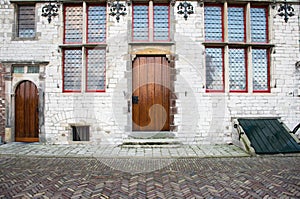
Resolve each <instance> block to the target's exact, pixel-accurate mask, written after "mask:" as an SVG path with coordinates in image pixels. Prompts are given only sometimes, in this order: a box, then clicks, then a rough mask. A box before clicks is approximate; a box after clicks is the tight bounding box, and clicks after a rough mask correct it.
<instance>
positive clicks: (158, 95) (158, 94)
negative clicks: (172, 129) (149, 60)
mask: <svg viewBox="0 0 300 199" xmlns="http://www.w3.org/2000/svg"><path fill="white" fill-rule="evenodd" d="M154 92H155V97H154V98H155V104H159V105H162V65H161V57H155V91H154ZM162 117H163V113H162V112H161V111H156V113H155V126H156V128H158V126H159V125H160V123H161V122H160V120H162ZM161 128H162V127H160V129H158V130H161Z"/></svg>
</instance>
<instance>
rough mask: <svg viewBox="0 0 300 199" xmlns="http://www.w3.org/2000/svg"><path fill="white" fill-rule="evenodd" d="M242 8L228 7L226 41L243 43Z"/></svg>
mask: <svg viewBox="0 0 300 199" xmlns="http://www.w3.org/2000/svg"><path fill="white" fill-rule="evenodd" d="M244 17H245V16H244V8H243V7H228V40H229V41H231V42H243V41H245V19H244Z"/></svg>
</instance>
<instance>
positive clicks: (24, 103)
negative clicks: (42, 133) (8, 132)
mask: <svg viewBox="0 0 300 199" xmlns="http://www.w3.org/2000/svg"><path fill="white" fill-rule="evenodd" d="M38 102H39V99H38V90H37V88H36V86H35V85H34V84H33V83H32V82H30V81H23V82H21V83H20V84H19V85H18V87H17V89H16V94H15V141H17V142H38V141H39V118H38V116H39V114H38Z"/></svg>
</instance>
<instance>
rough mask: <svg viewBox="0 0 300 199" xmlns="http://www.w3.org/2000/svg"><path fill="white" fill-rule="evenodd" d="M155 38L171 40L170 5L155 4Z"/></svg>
mask: <svg viewBox="0 0 300 199" xmlns="http://www.w3.org/2000/svg"><path fill="white" fill-rule="evenodd" d="M154 40H161V41H163V40H164V41H165V40H169V6H163V5H154Z"/></svg>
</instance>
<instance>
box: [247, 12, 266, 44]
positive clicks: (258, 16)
mask: <svg viewBox="0 0 300 199" xmlns="http://www.w3.org/2000/svg"><path fill="white" fill-rule="evenodd" d="M250 14H251V41H252V42H267V13H266V9H265V8H251V9H250Z"/></svg>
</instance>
